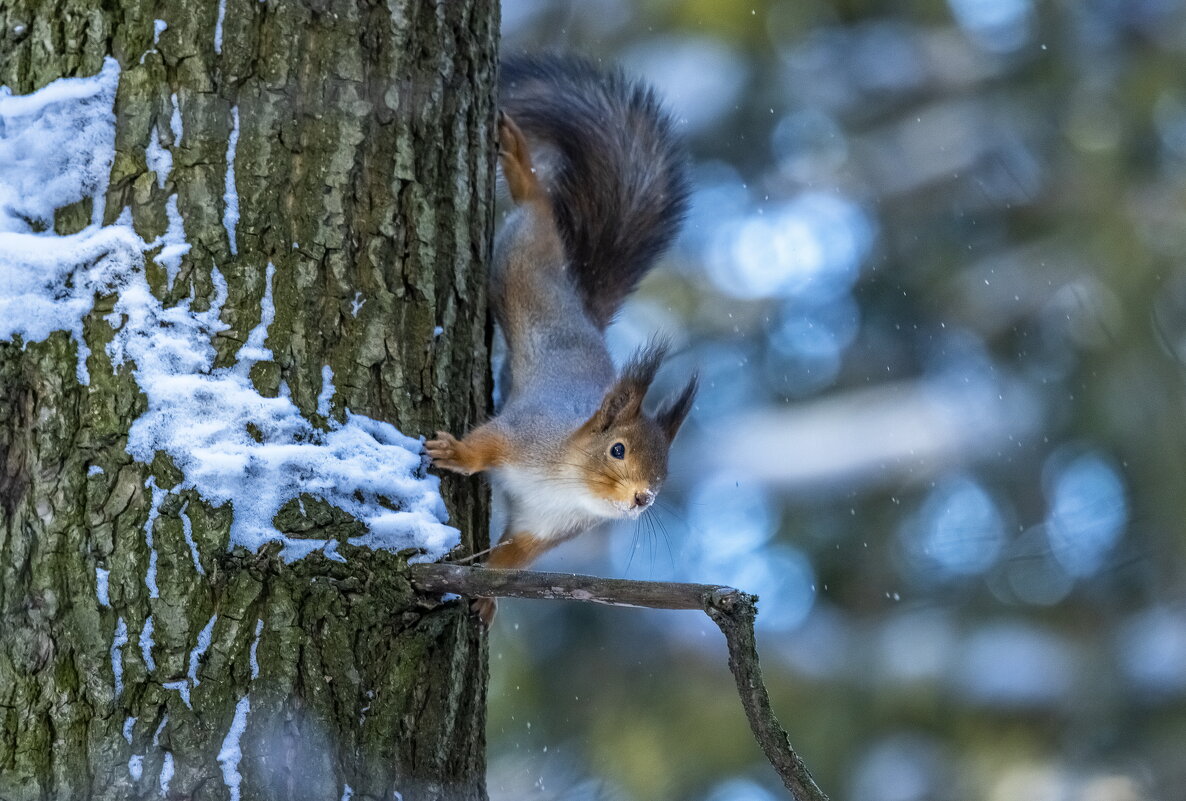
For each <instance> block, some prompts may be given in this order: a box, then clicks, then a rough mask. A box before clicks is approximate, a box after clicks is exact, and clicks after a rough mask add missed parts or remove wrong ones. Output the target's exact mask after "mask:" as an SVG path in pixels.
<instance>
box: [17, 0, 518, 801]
mask: <svg viewBox="0 0 1186 801" xmlns="http://www.w3.org/2000/svg"><path fill="white" fill-rule="evenodd" d="M159 8H165V9H167V10H165V11H161V12H160V16H162V17H163V18H164V23H165V24H166V25H167V27H165V28H163V29H162V27H161V26H160V25H159V24H154V13H156V12H155V10H156V9H159ZM154 37H156V38H157V40H156V41H154ZM496 37H497V5H496V4H494V3H486V2H482V1H481V0H437V2H435V3H429V2H424V0H389V1H388V2H387V3H372V2H367V1H366V0H363V2H352V3H347V2H338V1H335V0H325V2H316V1H315V0H313V1H310V2H295V1H294V0H266V1H264V2H257V0H222V4H221V5H220V3H219V2H218V0H186V1H185V2H179V3H172V4H165V5H164V6H161V5H158V4H154V3H148V2H143V0H133V1H132V2H125V3H104V4H95V3H92V2H87V1H86V0H57V2H50V0H0V85H7V86H9V87H10V88H11V89H12V91H13V92H14V93H15V94H25V93H29V92H32V91H34V90H36V89H38V88H40V87H43V86H45V85H46V84H47V83H49V82H51V81H53V80H55V79H57V78H60V77H63V76H92V75H95V74H96V73H99V71H100V70H101V69H102V68H103V66H104V58H105V57H106V56H113V57H114V58H115V59H116V60H117V61H118V62H119V65H120V73H119V84H118V93H117V94H116V97H115V104H114V109H115V119H116V128H115V130H116V134H115V157H114V163H113V166H112V169H111V174H110V183H109V185H108V186H107V191H106V195H105V197H106V202H105V207H104V208H103V209H102V222H103V223H105V224H109V225H110V224H112V223H115V222H116V221H117V219H118V218H119V217H120V215H121V213H122V212H123V210H124V209H125V208H130V210H131V221H132V225H134V228H135V232H136V234H138V235H139V236H140V237H141V238H142V239H143V241H144V242H146V243H151V242H153V240H155V239H156V238H158V237H162V239H161V241H160V245H159V246H160V247H163V248H165V249H167V247H168V243H169V242H170V241H171V240H170V238H169V236H170V234H169V231H170V225H171V223H172V221H173V220H174V218H175V217H176V216H177V214H179V215H180V219H181V220H182V221H183V224H184V239H185V241H186V242H188V244H189V245H190V249H189V251H188V252H187V253H185V254H184V256H183V257H182V258H181V259H180V262H179V264H177V263H175V262H174V263H170V261H169V259H168V258H165V257H163V256H162V258H160V260H159V261H158V260H156V259H155V258H154V255H153V254H154V252H156V253H157V255H161V253H163V251H160V252H157V251H150V252H149V253H148V255H147V257H146V258H145V259H144V267H143V270H144V275H145V276H146V277H147V280H148V286H149V287H150V288H151V290H152V294H153V295H154V296H155V299H156V301H159V302H160V303H161V304H162V306H163V308H165V309H180V308H185V309H189V308H190V307H188V306H186V305H185V304H186V303H187V302H188V301H189V299H191V298H192V311H193V312H194V313H198V312H202V311H205V310H206V309H208V308H210V307H211V306H212V305H216V300H215V298H216V296H217V295H218V292H219V282H220V281H221V280H223V278H225V283H226V287H227V297H226V300H225V303H223V304H222V306H221V313H220V314H219V315H218V319H220V320H221V323H222V324H224V325H225V326H228V327H226V328H225V330H221V331H218V332H217V333H216V334H215V335H212V336H211V337H209V340H210V341H211V344H213V347H214V350H215V351H216V357H215V359H214V366H215V368H227V367H228V366H232V365H235V364H236V363H238V364H240V365H246V366H245V367H244V369H245V370H248V369H249V380H250V385H251V386H252V387H254V391H255V392H257V393H258V394H259V396H262V397H263V398H276V397H277V396H280V397H284V396H286V395H287V396H289V397H291V400H292V402H293V403H295V404H296V406H297V407H299V409H300V410H301V412H302V413H303V415H304V417H305V418H307V420H308V421H310V422H311V423H312V424H313V425H314V426H316V427H317V428H318V430H327V429H329V428H332V427H333V426H334V425H335V424H342V423H343V422H344V421H346V420H347V419H348V418H347V416H346V410H347V409H348V410H349V411H350V412H351V413H353V414H354V415H363V416H366V417H370V418H375V419H376V420H382V421H387V422H389V423H391V424H393V425H394V426H396V427H397V428H398V429H399V430H400V431H402V432H404V433H406V434H408V435H410V436H418V435H420V434H424V433H431V432H432V431H434V430H435V429H436V428H449V429H451V430H465V429H467V428H469V427H470V426H471V425H472V424H473V423H474V422H475V421H476V420H478V419H479V418H480V417H481V416H482V415H483V414H484V413H485V411H486V403H487V397H488V378H489V377H488V374H487V372H488V371H487V356H486V353H487V324H486V312H485V309H486V299H485V290H484V275H483V271H482V267H483V266H484V264H485V263H486V260H487V256H488V246H489V241H490V230H491V226H492V207H491V196H492V194H493V193H492V181H493V159H492V155H493V153H492V148H491V142H492V131H493V114H494V109H493V104H492V99H493V84H494V74H495V61H494V52H495V44H496ZM178 123H180V124H178ZM3 126H4V118H3V117H0V137H2V136H3V133H4V128H3ZM162 149H163V150H165V151H167V152H168V153H169V154H170V155H171V158H172V164H171V168H169V169H165V168H163V167H162V166H161V164H160V162H159V159H160V155H159V154H160V151H161V150H162ZM154 153H155V154H156V155H153V154H154ZM154 159H156V161H155V162H154ZM151 163H155V165H156V167H157V169H156V170H152V169H150V164H151ZM162 183H163V185H162ZM236 195H237V198H238V204H237V209H235V208H234V206H235V204H234V203H233V202H232V201H233V199H234V197H235V196H236ZM174 196H175V198H176V199H175V200H173V198H174ZM171 203H173V204H175V206H173V207H172V208H173V209H175V213H172V212H171V206H170V204H171ZM93 210H94V203H93V201H91V200H86V201H82V202H79V203H75V204H73V205H70V206H67V207H66V208H63V209H59V210H58V211H57V213H56V214H55V215H54V219H53V226H54V230H55V231H56V233H57V234H61V235H65V234H71V233H74V232H77V231H79V230H81V229H83V228H84V226H86V225H87V223H88V222H89V221H90V220H91V215H92V212H93ZM236 216H237V219H236ZM47 233H50V234H52V232H47ZM269 265H274V269H269ZM215 268H217V269H215ZM4 269H5V264H4V254H3V253H2V252H0V271H2V270H4ZM2 278H3V276H2V275H0V279H2ZM79 280H81V279H79ZM3 286H4V282H3V280H0V291H2V290H3ZM120 297H121V296H120V292H119V290H118V289H117V290H116V291H111V290H110V289H109V290H108V291H107V292H100V293H98V295H97V297H95V304H94V308H93V309H91V311H90V312H89V313H87V314H86V316H85V317H84V318H83V323H82V329H81V330H82V334H81V336H82V338H83V340H84V341H85V343H86V345H87V347H88V348H89V355H87V354H86V353H85V352H84V353H83V356H84V357H85V362H84V365H85V369H83V368H80V367H78V365H77V364H76V344H75V339H74V338H72V337H71V334H70V332H69V331H57V332H56V333H53V334H51V335H49V336H48V338H45V339H43V340H42V341H25V340H22V338H21V337H19V336H17V337H13V338H11V339H10V340H9V341H0V603H2V607H0V798H3V799H6V801H7V800H8V799H12V800H13V801H15V800H16V799H50V798H53V799H83V798H87V799H89V798H97V799H132V798H157V797H161V796H162V795H164V796H166V797H168V798H192V799H226V798H231V799H239V798H242V799H244V800H245V801H246V799H265V798H266V799H297V798H301V799H303V798H308V799H338V798H347V797H350V798H353V799H355V801H357V800H358V799H364V798H365V799H372V798H373V799H379V798H383V799H391V798H393V797H394V798H402V799H403V800H404V801H414V800H416V801H419V799H450V801H452V800H453V799H484V798H485V797H486V796H485V790H484V771H485V756H484V750H485V737H484V726H485V719H484V718H485V692H486V645H485V641H484V637H483V635H482V633H481V631H480V630H479V629H478V628H477V627H476V625H475V624H474V623H473V621H472V620H471V619H470V617H469V616H468V615H467V614H466V611H465V610H464V609H462V608H461V605H460V604H458V603H451V604H436V605H434V604H432V603H431V602H429V601H426V600H424V599H419V598H417V597H416V596H415V595H414V593H413V592H412V590H411V587H410V584H409V583H408V580H407V576H406V569H405V561H404V556H406V554H405V555H403V556H401V555H397V554H396V553H393V552H392V551H391V550H371V549H368V548H363V547H353V546H349V545H346V544H343V545H342V546H341V547H338V548H336V550H335V549H334V548H324V549H322V551H319V552H314V553H312V554H310V555H308V556H306V557H305V558H303V559H298V560H295V561H290V562H288V561H285V560H282V559H281V558H280V557H279V555H278V551H279V549H278V548H277V547H272V546H265V547H264V548H263V549H261V550H260V551H259V552H249V551H248V550H245V549H244V548H242V547H233V545H232V543H234V542H236V540H235V538H234V536H233V534H232V529H233V528H234V527H235V526H236V525H238V524H239V519H238V517H237V515H238V510H235V509H234V508H233V507H234V506H235V505H234V504H232V503H221V504H220V503H217V502H216V501H217V500H218V499H216V498H214V499H212V498H209V497H206V496H205V495H204V494H203V493H202V492H201V491H199V490H198V489H195V485H194V482H193V477H192V475H191V473H190V470H191V466H189V465H186V464H179V463H178V460H177V459H176V458H174V457H173V456H171V455H170V454H169V453H165V452H160V451H158V452H156V453H155V456H149V457H148V458H145V457H144V456H143V454H138V455H137V456H135V457H134V456H133V455H132V453H131V452H130V450H129V449H131V450H132V451H134V450H135V448H134V447H133V446H132V445H131V444H130V442H131V440H130V438H129V432H130V430H131V427H132V424H133V422H135V421H136V420H137V419H138V418H141V417H142V416H143V415H145V414H146V411H147V410H148V409H149V406H150V401H149V399H148V398H147V397H146V394H145V391H144V388H143V386H142V385H141V383H138V380H137V377H136V375H135V373H134V368H135V367H136V365H134V364H132V363H130V362H129V363H125V364H122V365H121V364H119V363H117V362H118V360H113V358H112V357H111V356H110V353H109V344H110V343H112V341H113V339H114V338H115V337H116V336H117V334H116V330H117V327H118V323H116V322H112V320H113V319H114V318H115V317H118V316H119V314H118V310H119V306H118V304H119V303H120V302H121V301H120ZM269 301H270V302H272V303H274V319H273V320H271V321H270V325H269V324H268V323H269V320H268V319H266V317H267V310H268V303H269ZM154 302H155V301H154ZM113 310H115V311H116V312H117V313H116V314H115V315H112V314H111V313H112V312H113ZM438 327H439V328H438ZM442 330H443V333H442ZM253 332H266V334H267V336H266V340H265V339H258V340H257V339H256V338H255V337H253ZM265 345H266V347H264V346H265ZM252 348H254V351H253V353H254V354H255V356H254V357H253V358H252V359H250V360H247V359H246V356H245V355H244V354H245V353H246V352H247V351H248V350H249V349H252ZM269 351H270V352H269ZM130 361H132V360H130ZM141 366H142V365H141ZM326 367H328V368H329V370H330V371H332V374H331V373H330V372H329V371H326V370H325V369H324V368H326ZM331 375H332V384H333V387H336V392H335V393H334V394H333V395H332V396H330V395H328V394H327V393H326V392H324V391H323V389H324V388H325V387H327V386H328V385H329V383H330V381H329V380H328V379H330V376H331ZM80 377H83V378H89V383H86V384H83V383H80ZM245 380H246V379H245ZM220 402H222V399H219V398H215V399H213V403H214V404H216V405H217V404H219V403H220ZM334 421H336V423H335V422H334ZM177 422H178V424H179V425H181V426H192V427H193V429H194V431H195V432H197V431H199V429H200V428H201V426H202V423H203V420H202V419H200V418H199V419H188V420H180V421H177ZM247 430H248V431H249V432H250V433H251V434H252V436H254V437H256V438H257V440H258V439H263V438H266V437H267V432H260V431H256V430H253V429H252V428H251V426H248V427H247ZM195 436H196V433H195ZM133 439H134V437H133ZM312 478H316V476H313V477H312ZM450 486H453V487H456V486H461V487H463V488H465V489H467V490H472V489H473V485H467V484H464V483H462V482H456V483H455V484H453V485H450ZM317 497H318V496H317V493H314V492H311V493H310V494H309V495H307V496H302V497H301V499H300V500H294V501H292V502H289V503H287V504H286V505H285V506H284V507H283V509H282V510H281V512H280V513H279V514H278V515H276V516H275V518H274V523H275V525H276V526H277V528H279V529H280V530H281V531H283V532H285V533H286V534H287V535H288V536H289V537H291V538H292V541H298V540H299V539H301V538H307V537H313V538H317V539H321V540H331V541H342V542H344V541H345V539H346V538H348V537H350V536H356V535H358V534H359V533H360V532H361V531H362V526H361V524H360V523H358V522H357V521H356V520H353V519H352V518H351V517H350V515H347V514H345V513H344V512H343V511H342V510H341V509H339V508H336V506H335V504H333V503H327V502H323V501H318V500H316V498H317ZM445 500H446V503H447V505H448V509H449V513H450V518H451V520H450V522H451V524H452V525H454V526H456V527H457V528H459V529H460V530H461V531H462V532H463V534H462V540H463V542H462V544H463V546H464V547H466V548H468V549H470V550H473V549H475V548H481V547H484V545H485V542H484V540H485V537H486V531H485V524H486V513H487V509H486V501H485V499H484V498H483V497H481V496H480V495H479V494H477V493H472V492H467V493H465V494H463V493H460V492H454V493H452V494H449V493H446V495H445ZM338 506H340V504H338ZM271 522H272V521H269V524H270V523H271ZM339 554H340V556H339ZM342 556H344V557H345V561H340V559H341V557H342ZM104 580H106V583H107V588H106V592H105V591H104V587H103V586H102V585H103V583H104ZM240 732H241V734H240ZM347 788H349V789H347Z"/></svg>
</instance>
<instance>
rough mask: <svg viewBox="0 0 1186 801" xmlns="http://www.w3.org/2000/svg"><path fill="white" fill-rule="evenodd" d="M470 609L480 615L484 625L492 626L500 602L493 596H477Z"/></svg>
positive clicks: (479, 617)
mask: <svg viewBox="0 0 1186 801" xmlns="http://www.w3.org/2000/svg"><path fill="white" fill-rule="evenodd" d="M469 609H470V611H471V612H473V613H474V614H476V615H477V616H478V619H479V620H481V621H482V625H484V626H486V628H490V624H491V623H493V622H494V613H495V612H497V611H498V602H497V601H496V600H494V599H493V598H475V599H474V600H473V601H472V602H471V603H470V605H469Z"/></svg>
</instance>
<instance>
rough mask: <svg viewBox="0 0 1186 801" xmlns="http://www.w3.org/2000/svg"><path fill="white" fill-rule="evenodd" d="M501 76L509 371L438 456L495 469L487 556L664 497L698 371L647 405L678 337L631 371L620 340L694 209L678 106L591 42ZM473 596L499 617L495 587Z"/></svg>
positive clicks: (493, 558) (501, 308) (500, 284)
mask: <svg viewBox="0 0 1186 801" xmlns="http://www.w3.org/2000/svg"><path fill="white" fill-rule="evenodd" d="M499 90H500V93H501V107H502V109H501V112H500V113H499V118H498V141H499V161H500V163H501V166H502V172H503V176H504V178H505V181H506V185H507V188H508V189H509V191H510V196H511V200H512V201H513V203H514V209H513V210H512V211H511V212H510V213H509V215H508V217H507V220H506V223H505V224H504V226H503V228H502V230H501V231H500V233H499V235H498V237H497V238H496V240H495V246H494V258H493V264H492V269H491V276H490V295H491V304H492V307H493V311H494V316H495V320H496V322H497V323H498V325H499V326H500V328H501V330H502V332H503V334H504V336H505V339H506V344H507V365H506V366H507V367H508V368H509V384H510V386H509V387H504V393H503V394H504V397H505V402H504V403H503V405H502V408H501V409H500V410H499V411H498V413H497V415H496V416H495V417H493V418H492V419H490V420H489V421H488V422H486V423H484V424H482V425H480V426H478V427H476V428H474V429H473V430H471V431H470V432H469V433H468V434H466V435H465V436H464V437H463V438H461V439H457V438H455V437H454V436H453V435H451V434H449V433H447V432H444V431H438V432H437V433H436V438H435V439H432V440H429V441H428V442H427V443H425V448H426V450H427V452H428V455H429V456H430V457H431V458H432V463H433V465H434V466H435V467H438V468H442V469H445V470H450V471H453V472H456V473H462V474H465V475H470V474H473V473H478V472H488V473H489V474H490V476H491V480H492V484H493V485H494V488H495V490H496V491H498V492H500V493H501V494H502V496H503V497H504V499H505V502H506V507H507V525H506V529H505V531H504V533H503V535H502V537H501V539H500V540H499V542H498V544H497V545H495V546H494V547H493V548H492V549H491V550H490V551H489V557H488V559H487V561H486V566H487V567H493V568H517V567H524V566H526V565H527V564H529V563H530V562H532V561H533V560H534V559H535V558H536V557H538V556H539V555H540V554H542V553H543V552H544V551H547V550H549V549H551V548H552V547H554V546H556V545H558V544H560V543H561V542H564V541H565V540H568V539H571V538H572V537H575V536H576V535H578V534H580V533H582V532H584V531H587V530H588V529H590V528H592V527H594V526H595V525H597V524H598V523H600V522H602V521H605V520H611V519H621V518H636V517H638V516H639V515H641V514H642V513H643V512H644V511H645V510H646V509H648V508H649V507H650V506H651V504H652V503H653V502H654V500H655V497H656V495H657V494H658V492H659V489H660V487H661V486H662V485H663V481H664V479H665V478H666V477H667V453H668V449H669V448H670V446H671V442H672V440H673V439H674V438H675V435H676V432H677V431H678V430H679V428H680V426H681V425H682V424H683V422H684V419H685V418H686V417H687V416H688V412H689V411H690V410H691V408H692V401H693V399H694V398H695V395H696V389H697V376H696V375H695V374H693V375H692V376H691V378H690V379H689V380H688V382H687V384H686V385H685V386H684V387H683V389H682V390H681V391H680V392H678V393H677V394H676V395H675V396H674V397H673V398H670V399H668V400H667V401H666V402H664V403H663V404H662V405H660V407H659V408H658V410H657V411H655V412H654V413H653V414H650V413H647V412H646V411H644V410H643V397H644V396H645V395H646V393H647V390H648V388H649V387H650V385H651V383H652V381H653V380H654V378H655V374H656V372H657V371H658V369H659V367H660V365H661V363H662V361H663V359H664V357H665V355H666V351H667V348H666V346H665V345H664V344H662V343H659V342H652V343H651V344H650V345H648V346H646V347H643V348H641V349H640V350H639V351H638V352H636V353H635V354H634V355H633V357H632V358H630V359H629V361H628V362H627V363H626V364H625V366H624V367H623V368H622V369H621V371H620V372H619V371H615V369H614V366H613V362H612V361H611V359H610V355H609V351H608V350H607V348H606V344H605V329H606V327H607V326H608V325H609V324H610V323H611V322H612V321H613V318H614V317H615V315H616V314H617V313H618V311H619V309H620V308H621V306H622V304H623V302H624V301H625V300H626V297H627V296H628V295H629V294H630V293H631V292H632V291H633V290H634V288H635V286H636V285H637V284H638V282H639V281H640V280H641V279H642V277H643V276H644V275H645V274H646V273H647V271H648V270H650V268H651V267H652V266H653V264H654V262H655V260H656V259H657V258H658V256H659V255H660V254H661V253H662V252H663V251H664V250H665V249H666V248H667V246H668V245H669V244H670V243H671V240H672V239H673V238H674V237H675V235H676V233H677V231H678V229H679V226H680V224H681V222H682V220H683V217H684V214H685V212H686V210H687V206H688V193H689V190H688V178H687V166H686V157H685V155H684V150H683V146H682V144H681V143H680V142H679V140H678V139H677V137H676V136H675V133H674V130H673V129H674V123H673V121H672V119H671V117H670V116H668V114H667V113H666V112H665V111H664V110H663V109H662V108H661V106H660V104H659V101H658V100H657V99H656V97H655V95H654V93H653V92H652V91H651V90H650V89H649V88H648V87H646V86H644V85H642V84H639V83H636V82H634V81H632V80H630V79H628V78H627V77H626V76H625V75H624V74H623V73H622V72H621V71H620V70H613V71H602V70H600V69H598V68H597V67H595V66H594V65H593V64H592V63H591V62H589V61H587V60H584V59H581V58H576V57H569V56H566V57H560V56H520V57H515V58H512V59H509V60H507V61H504V62H503V64H502V68H501V74H500V81H499ZM505 383H506V382H504V384H505ZM472 609H473V610H474V611H475V612H477V613H478V615H479V617H480V618H481V619H482V621H483V622H484V623H485V624H486V625H489V624H490V622H491V621H492V620H493V617H494V613H495V602H494V599H493V598H478V599H476V600H475V601H474V602H473V604H472Z"/></svg>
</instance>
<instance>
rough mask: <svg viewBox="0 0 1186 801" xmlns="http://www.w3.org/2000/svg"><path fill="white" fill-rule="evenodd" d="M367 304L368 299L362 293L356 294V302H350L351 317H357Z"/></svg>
mask: <svg viewBox="0 0 1186 801" xmlns="http://www.w3.org/2000/svg"><path fill="white" fill-rule="evenodd" d="M366 302H367V301H366V298H364V297H363V296H362V293H361V292H355V293H354V300H352V301H350V316H351V317H357V316H358V313H359V312H360V311H362V305H363V304H364V303H366Z"/></svg>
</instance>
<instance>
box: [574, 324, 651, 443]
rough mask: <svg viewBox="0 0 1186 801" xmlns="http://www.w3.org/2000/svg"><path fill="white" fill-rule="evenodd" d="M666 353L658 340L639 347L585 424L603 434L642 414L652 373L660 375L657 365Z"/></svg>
mask: <svg viewBox="0 0 1186 801" xmlns="http://www.w3.org/2000/svg"><path fill="white" fill-rule="evenodd" d="M666 354H667V345H666V343H664V342H661V341H654V342H651V344H649V345H647V346H646V347H644V348H640V349H639V350H638V352H637V353H635V354H634V355H633V356H632V357H631V358H630V361H628V362H626V366H625V367H623V368H622V375H621V376H620V377H619V378H618V380H617V381H615V382H614V385H613V386H612V387H610V388H609V391H608V392H606V393H605V398H604V399H603V400H602V401H601V408H599V409H598V410H597V411H596V412H594V414H593V416H592V417H591V418H589V422H588V423H586V424H585V425H586V426H588V427H590V428H592V429H593V430H594V431H597V432H599V433H602V432H605V431H608V430H609V429H610V428H611V427H613V426H614V425H615V424H616V423H620V422H622V421H623V420H629V419H631V418H633V417H637V416H638V415H640V414H642V401H643V398H645V397H646V394H647V390H648V389H650V388H651V382H653V381H654V380H655V373H657V372H659V365H660V364H662V363H663V357H664V356H665V355H666Z"/></svg>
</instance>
